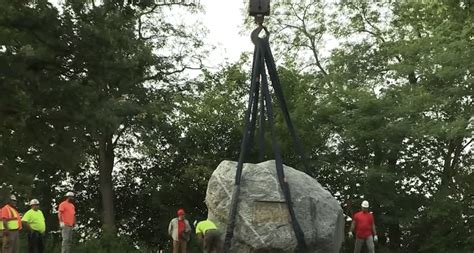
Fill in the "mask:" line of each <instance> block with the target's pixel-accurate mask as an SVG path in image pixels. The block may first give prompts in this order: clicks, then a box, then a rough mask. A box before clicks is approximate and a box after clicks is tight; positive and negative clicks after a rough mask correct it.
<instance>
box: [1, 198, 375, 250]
mask: <svg viewBox="0 0 474 253" xmlns="http://www.w3.org/2000/svg"><path fill="white" fill-rule="evenodd" d="M65 197H66V198H65V200H64V201H62V202H61V203H60V204H59V206H58V221H59V227H60V228H61V236H62V244H61V252H62V253H70V252H71V247H72V231H73V228H74V226H75V224H76V216H75V214H76V211H75V206H74V193H72V192H68V193H66V195H65ZM16 204H17V199H16V197H15V195H11V196H10V199H9V200H8V202H7V203H6V204H5V205H4V206H3V207H2V208H1V212H0V215H1V220H2V222H0V233H1V234H2V240H1V242H0V243H1V245H2V247H1V250H2V251H1V252H2V253H19V251H20V231H21V230H22V229H23V228H25V229H24V230H26V231H27V238H28V252H30V253H43V252H44V248H45V241H44V234H45V231H46V223H45V218H44V215H43V212H41V210H40V209H39V205H40V202H39V201H38V200H37V199H32V200H31V201H30V203H29V204H30V207H31V209H30V210H28V211H27V212H26V213H25V214H24V215H23V216H21V215H20V213H19V211H18V209H17V205H16ZM361 207H362V210H361V211H359V212H357V213H355V214H354V215H353V217H352V224H351V227H350V231H349V238H353V237H354V233H355V237H356V240H355V246H354V253H359V252H360V251H361V249H362V246H363V245H364V244H366V246H367V248H368V250H369V253H375V247H374V242H377V241H378V237H377V232H376V229H375V222H374V217H373V214H372V213H371V212H369V202H368V201H366V200H364V201H363V202H362V205H361ZM193 225H194V227H195V233H196V237H197V239H198V241H199V242H200V243H201V245H202V248H203V250H204V252H205V253H220V252H222V247H223V243H222V239H221V238H222V236H221V232H220V231H219V229H218V227H217V226H216V224H215V223H214V222H212V221H211V220H209V219H207V220H203V221H200V222H194V224H193ZM168 233H169V235H170V236H171V238H172V240H173V253H187V243H188V241H189V239H190V238H191V233H192V229H191V225H190V223H189V221H188V220H187V219H186V218H185V211H184V209H179V210H178V211H177V217H176V218H174V219H172V220H171V222H170V224H169V226H168Z"/></svg>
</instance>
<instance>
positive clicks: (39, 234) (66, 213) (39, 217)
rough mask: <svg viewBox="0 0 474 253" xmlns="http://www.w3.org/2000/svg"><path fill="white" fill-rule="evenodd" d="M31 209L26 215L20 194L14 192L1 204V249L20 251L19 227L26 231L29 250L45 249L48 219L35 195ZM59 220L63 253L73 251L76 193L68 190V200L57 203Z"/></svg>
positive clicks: (32, 252) (11, 252) (40, 252)
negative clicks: (19, 208)
mask: <svg viewBox="0 0 474 253" xmlns="http://www.w3.org/2000/svg"><path fill="white" fill-rule="evenodd" d="M29 204H30V207H31V209H30V210H28V211H27V212H26V213H25V214H24V215H23V216H21V214H20V212H19V211H18V208H17V198H16V196H15V195H11V196H10V198H9V199H8V200H7V203H6V204H5V205H4V206H3V207H2V208H1V222H0V233H1V235H2V240H1V242H0V244H1V252H2V253H19V252H20V231H22V230H26V231H27V238H28V252H29V253H43V252H44V249H45V232H46V223H45V218H44V215H43V212H41V210H40V209H39V207H40V202H39V201H38V200H37V199H32V200H31V201H30V202H29ZM58 221H59V226H60V228H61V235H62V245H61V252H62V253H70V252H71V245H72V229H73V227H74V226H75V224H76V211H75V206H74V193H72V192H68V193H66V195H65V200H64V201H62V202H61V203H60V204H59V207H58Z"/></svg>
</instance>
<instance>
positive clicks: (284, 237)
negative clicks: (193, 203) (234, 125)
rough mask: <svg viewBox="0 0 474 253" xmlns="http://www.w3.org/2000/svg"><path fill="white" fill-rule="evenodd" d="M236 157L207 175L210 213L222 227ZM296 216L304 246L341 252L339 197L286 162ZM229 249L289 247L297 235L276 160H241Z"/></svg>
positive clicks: (275, 252) (274, 251)
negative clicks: (279, 179)
mask: <svg viewBox="0 0 474 253" xmlns="http://www.w3.org/2000/svg"><path fill="white" fill-rule="evenodd" d="M236 168H237V163H236V162H232V161H223V162H222V163H221V164H220V165H219V166H218V167H217V169H216V170H215V171H214V173H213V174H212V176H211V179H210V180H209V184H208V187H207V193H206V204H207V207H208V210H209V217H208V218H209V219H210V220H212V221H214V222H216V223H217V224H218V225H219V226H220V227H221V228H222V230H225V227H226V223H227V216H228V212H229V209H230V202H231V200H230V198H231V195H232V190H233V187H234V179H235V172H236ZM284 170H285V176H286V178H287V180H288V183H289V185H290V191H291V194H292V199H293V203H294V210H295V213H296V218H297V219H298V222H299V224H300V226H301V228H302V230H303V232H304V234H305V240H306V244H307V245H308V248H309V250H308V252H311V253H312V252H315V253H316V252H317V253H332V252H339V249H340V247H341V244H342V241H343V238H344V217H343V213H342V209H341V206H340V205H339V202H338V201H337V200H336V199H335V198H334V197H333V196H332V195H331V194H330V193H329V192H328V191H327V190H326V189H324V188H323V187H322V186H321V185H320V184H319V183H318V181H316V180H315V179H314V178H312V177H310V176H308V175H307V174H305V173H303V172H301V171H298V170H295V169H293V168H291V167H288V166H285V167H284ZM239 199H240V202H239V206H238V213H237V218H236V227H235V230H234V239H233V243H232V252H235V253H247V252H248V253H251V252H252V253H253V252H269V253H270V252H271V253H287V252H288V253H290V252H291V253H293V252H295V248H296V237H295V235H294V232H293V228H292V226H291V224H290V221H289V214H288V209H287V207H286V204H285V202H284V197H283V194H282V191H281V188H280V185H279V184H278V179H277V175H276V169H275V161H266V162H263V163H259V164H244V168H243V172H242V181H241V193H240V198H239Z"/></svg>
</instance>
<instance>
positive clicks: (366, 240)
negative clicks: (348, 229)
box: [354, 236, 375, 253]
mask: <svg viewBox="0 0 474 253" xmlns="http://www.w3.org/2000/svg"><path fill="white" fill-rule="evenodd" d="M364 243H366V244H367V249H368V250H369V253H375V246H374V238H373V237H372V236H369V237H367V238H364V239H361V238H356V242H355V247H354V253H360V250H361V249H362V245H364Z"/></svg>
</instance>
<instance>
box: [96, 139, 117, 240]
mask: <svg viewBox="0 0 474 253" xmlns="http://www.w3.org/2000/svg"><path fill="white" fill-rule="evenodd" d="M114 160H115V154H114V145H113V143H112V135H104V136H102V137H101V139H100V141H99V183H100V185H99V188H100V193H101V197H102V228H103V230H104V233H105V234H111V235H113V234H115V211H114V187H113V182H112V170H113V168H114Z"/></svg>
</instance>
